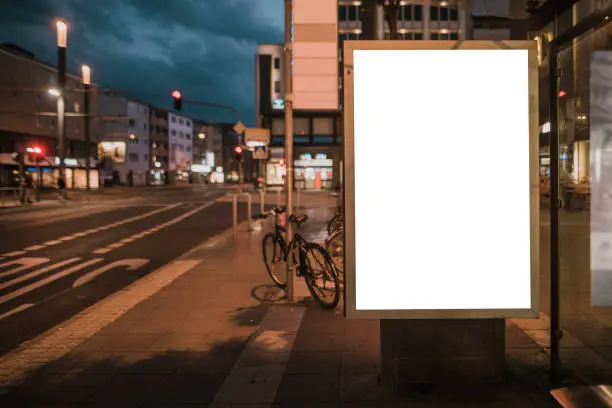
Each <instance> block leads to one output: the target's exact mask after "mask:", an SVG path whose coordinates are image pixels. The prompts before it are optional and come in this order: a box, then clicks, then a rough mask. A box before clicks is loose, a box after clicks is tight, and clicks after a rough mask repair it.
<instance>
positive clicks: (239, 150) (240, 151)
mask: <svg viewBox="0 0 612 408" xmlns="http://www.w3.org/2000/svg"><path fill="white" fill-rule="evenodd" d="M234 151H235V152H236V153H238V154H240V153H242V147H240V146H236V147H234Z"/></svg>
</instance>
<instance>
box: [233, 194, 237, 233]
mask: <svg viewBox="0 0 612 408" xmlns="http://www.w3.org/2000/svg"><path fill="white" fill-rule="evenodd" d="M232 215H233V220H234V224H233V225H234V234H235V233H236V227H237V226H238V195H237V194H234V195H233V196H232Z"/></svg>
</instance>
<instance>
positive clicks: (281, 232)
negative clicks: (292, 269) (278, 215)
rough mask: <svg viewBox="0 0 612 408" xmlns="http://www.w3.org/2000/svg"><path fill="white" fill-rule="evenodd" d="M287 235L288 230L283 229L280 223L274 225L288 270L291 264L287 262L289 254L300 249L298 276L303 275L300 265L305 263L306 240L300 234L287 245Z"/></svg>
mask: <svg viewBox="0 0 612 408" xmlns="http://www.w3.org/2000/svg"><path fill="white" fill-rule="evenodd" d="M286 234H287V228H285V227H283V226H282V225H279V224H278V223H276V222H275V223H274V235H275V237H276V239H278V242H279V244H280V247H281V251H282V260H283V261H284V262H285V264H286V265H287V268H289V262H287V260H288V259H289V254H290V253H291V252H292V250H293V249H294V248H296V247H297V248H298V252H299V254H298V256H299V264H298V265H296V266H298V268H297V271H298V275H302V272H301V268H300V265H302V264H303V263H304V259H303V256H304V250H303V248H304V247H305V245H306V240H305V239H304V238H302V236H301V235H300V234H295V233H294V234H293V239H292V240H291V242H290V243H289V244H288V245H287V240H286V239H285V236H286Z"/></svg>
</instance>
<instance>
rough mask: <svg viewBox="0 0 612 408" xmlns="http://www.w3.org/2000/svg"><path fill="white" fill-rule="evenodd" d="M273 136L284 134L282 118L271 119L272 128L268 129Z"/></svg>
mask: <svg viewBox="0 0 612 408" xmlns="http://www.w3.org/2000/svg"><path fill="white" fill-rule="evenodd" d="M270 133H272V135H273V136H284V135H285V120H284V119H280V118H279V119H272V129H271V131H270Z"/></svg>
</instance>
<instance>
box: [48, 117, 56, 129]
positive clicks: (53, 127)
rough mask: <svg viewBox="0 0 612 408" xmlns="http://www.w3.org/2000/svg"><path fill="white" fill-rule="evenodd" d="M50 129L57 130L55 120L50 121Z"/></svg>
mask: <svg viewBox="0 0 612 408" xmlns="http://www.w3.org/2000/svg"><path fill="white" fill-rule="evenodd" d="M49 127H51V129H55V119H53V118H51V119H49Z"/></svg>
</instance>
